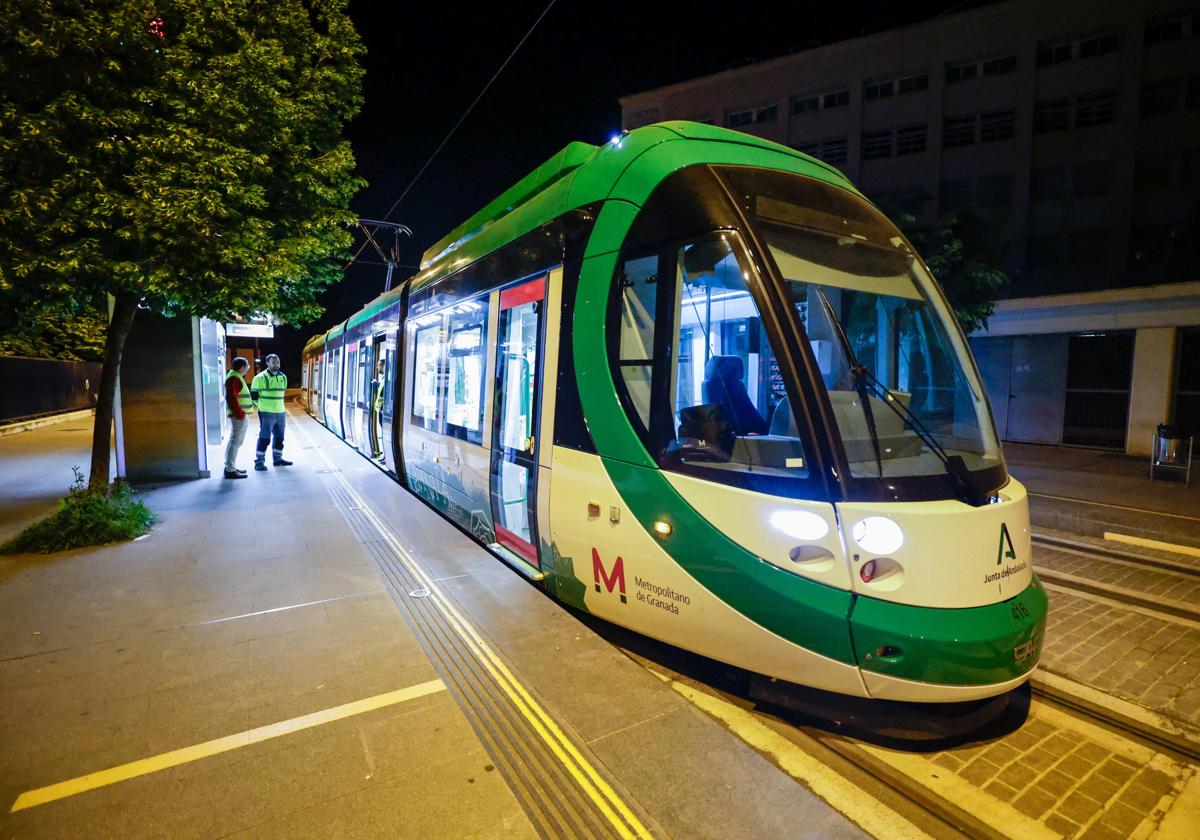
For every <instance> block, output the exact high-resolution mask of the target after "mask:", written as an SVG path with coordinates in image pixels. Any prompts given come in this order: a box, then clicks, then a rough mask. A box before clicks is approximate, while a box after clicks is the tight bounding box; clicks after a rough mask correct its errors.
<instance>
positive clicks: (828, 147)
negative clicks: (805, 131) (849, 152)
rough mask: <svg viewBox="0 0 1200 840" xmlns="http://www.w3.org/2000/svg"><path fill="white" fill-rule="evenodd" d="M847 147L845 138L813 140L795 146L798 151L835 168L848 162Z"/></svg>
mask: <svg viewBox="0 0 1200 840" xmlns="http://www.w3.org/2000/svg"><path fill="white" fill-rule="evenodd" d="M846 147H847V143H846V138H845V137H831V138H829V139H827V140H813V141H811V142H808V143H798V144H797V145H796V146H795V148H796V150H797V151H800V152H804V154H806V155H812V156H813V157H815V158H819V159H821V160H823V161H825V162H826V163H831V164H833V165H834V166H840V165H842V164H844V163H845V162H846Z"/></svg>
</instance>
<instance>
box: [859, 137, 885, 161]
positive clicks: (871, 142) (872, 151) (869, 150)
mask: <svg viewBox="0 0 1200 840" xmlns="http://www.w3.org/2000/svg"><path fill="white" fill-rule="evenodd" d="M862 143H863V145H862V157H863V160H878V159H879V158H889V157H891V156H892V132H891V131H870V132H864V133H863V136H862Z"/></svg>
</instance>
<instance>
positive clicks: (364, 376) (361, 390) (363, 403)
mask: <svg viewBox="0 0 1200 840" xmlns="http://www.w3.org/2000/svg"><path fill="white" fill-rule="evenodd" d="M370 358H371V353H370V350H369V349H368V347H367V345H366V344H363V345H362V347H360V348H359V351H358V384H357V385H356V386H355V388H357V390H358V393H356V394H355V395H354V404H355V405H357V406H358V407H359V408H367V400H368V399H369V397H368V394H370V393H371V366H370V364H369V362H370Z"/></svg>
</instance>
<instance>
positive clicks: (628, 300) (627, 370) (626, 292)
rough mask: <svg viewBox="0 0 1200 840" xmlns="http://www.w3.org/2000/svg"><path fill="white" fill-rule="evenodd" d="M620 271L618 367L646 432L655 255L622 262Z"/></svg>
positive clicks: (651, 346) (651, 361) (655, 272)
mask: <svg viewBox="0 0 1200 840" xmlns="http://www.w3.org/2000/svg"><path fill="white" fill-rule="evenodd" d="M620 271H621V273H620V276H619V277H618V283H619V284H620V288H621V302H620V304H621V316H620V317H621V337H620V345H619V351H618V356H617V365H618V367H619V368H620V371H621V377H622V379H624V381H625V388H626V391H627V392H628V394H629V399H630V401H631V402H632V403H633V407H634V410H635V411H636V412H637V415H638V417H639V418H641V421H642V425H643V426H644V427H645V428H646V429H649V428H650V380H651V375H652V373H653V367H654V319H655V309H656V307H655V299H656V297H657V295H658V256H657V255H654V256H649V257H637V258H634V259H629V260H625V262H624V263H623V264H622V267H621V270H620Z"/></svg>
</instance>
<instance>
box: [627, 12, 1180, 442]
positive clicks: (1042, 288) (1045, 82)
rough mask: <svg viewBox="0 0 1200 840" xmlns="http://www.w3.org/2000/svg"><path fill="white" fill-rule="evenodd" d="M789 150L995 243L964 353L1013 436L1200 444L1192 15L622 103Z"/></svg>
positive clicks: (824, 57) (952, 25) (1006, 25)
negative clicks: (998, 258)
mask: <svg viewBox="0 0 1200 840" xmlns="http://www.w3.org/2000/svg"><path fill="white" fill-rule="evenodd" d="M621 108H622V122H623V127H624V128H626V129H632V128H635V127H637V126H640V125H644V124H647V123H651V122H659V121H663V120H670V119H689V120H696V121H700V122H707V123H713V124H716V125H724V126H728V127H730V128H735V129H738V130H740V131H745V132H748V133H751V134H756V135H759V136H762V137H766V138H769V139H771V140H775V141H777V142H780V143H784V144H787V145H789V146H792V147H794V148H796V149H799V150H801V151H804V152H807V153H808V154H811V155H813V156H815V157H819V158H822V159H824V160H825V161H828V162H829V163H832V164H834V165H836V166H837V167H839V168H840V169H842V170H843V171H844V172H846V174H847V175H849V176H850V177H851V179H852V180H854V181H855V183H857V184H858V185H859V186H860V187H861V188H862V189H863V191H864V192H865V193H866V194H867V195H868V196H870V197H871V198H872V199H873V200H875V201H876V202H877V203H878V204H880V205H881V206H882V207H884V208H885V209H887V210H889V211H892V212H895V211H903V212H906V213H909V214H911V215H913V216H915V217H916V218H917V220H918V221H921V222H926V223H928V222H932V221H934V220H936V219H937V218H939V217H944V216H946V215H947V214H950V213H970V214H972V215H974V216H976V217H978V218H979V219H980V220H982V221H984V222H985V223H986V224H987V226H988V229H989V230H990V232H991V236H992V237H993V240H994V241H995V243H996V244H997V246H998V248H999V251H1000V253H1001V254H1002V258H1003V260H1004V263H1005V268H1006V269H1007V271H1008V273H1009V275H1010V277H1011V278H1012V280H1011V283H1010V284H1009V285H1008V286H1007V287H1006V288H1005V289H1004V290H1003V291H1002V292H1001V293H1000V297H1001V298H1002V299H1001V300H1000V301H999V302H998V303H997V306H996V310H995V312H994V314H993V315H992V317H991V318H990V319H989V322H988V326H987V329H986V330H984V331H982V332H980V333H977V334H976V335H975V336H973V337H972V344H973V346H974V349H975V352H976V356H977V358H978V360H979V363H980V368H981V370H982V371H983V373H984V378H985V380H986V381H987V385H988V391H989V394H990V396H991V401H992V406H993V409H994V410H995V413H996V421H997V425H998V427H999V430H1000V432H1001V435H1002V436H1003V437H1005V439H1008V440H1020V441H1032V442H1044V443H1067V444H1078V445H1090V446H1104V447H1110V448H1118V449H1125V450H1126V451H1128V452H1130V453H1139V454H1144V453H1147V452H1149V449H1150V445H1151V438H1152V435H1153V432H1154V429H1155V427H1156V426H1157V425H1158V424H1159V423H1161V422H1163V421H1166V420H1174V421H1175V422H1176V423H1178V424H1181V425H1190V426H1191V427H1193V428H1194V429H1196V431H1197V432H1198V433H1200V223H1198V219H1200V3H1197V2H1196V0H1191V2H1186V3H1185V2H1172V0H1143V1H1142V2H1130V0H1086V2H1085V0H1011V2H1003V3H995V4H992V5H987V6H984V7H982V8H977V9H972V10H967V11H962V12H959V13H957V14H950V15H946V16H942V17H939V18H935V19H933V20H928V21H925V22H922V23H918V24H914V25H912V26H908V27H905V28H902V29H895V30H890V31H885V32H878V33H875V34H872V35H867V36H863V37H860V38H854V39H852V40H848V41H842V42H839V43H834V44H829V45H826V46H822V47H818V48H815V49H810V50H806V51H804V52H798V53H793V54H791V55H787V56H784V57H782V58H777V59H774V60H771V61H766V62H762V63H759V64H753V65H747V66H743V67H738V68H736V69H732V70H727V71H725V72H721V73H717V74H714V75H711V76H706V77H703V78H699V79H693V80H690V81H686V82H682V83H679V84H675V85H671V86H669V87H664V88H659V89H657V90H650V91H645V92H641V93H636V94H633V95H630V96H626V97H624V98H623V99H621Z"/></svg>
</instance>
